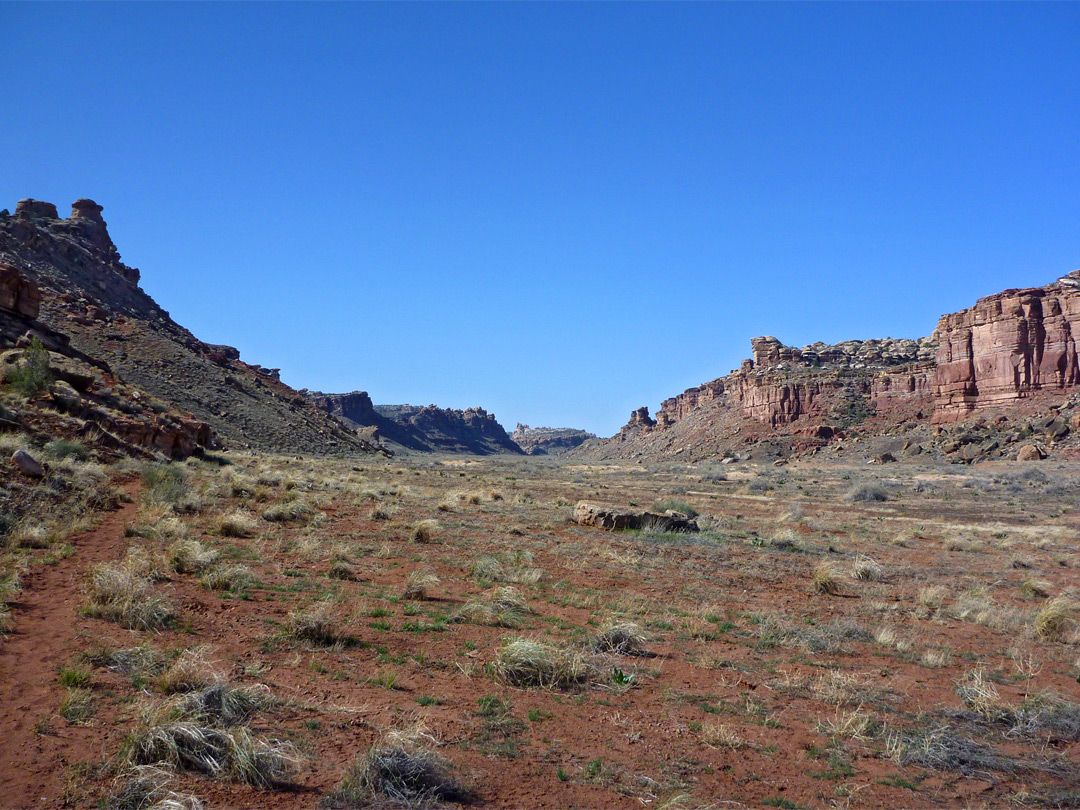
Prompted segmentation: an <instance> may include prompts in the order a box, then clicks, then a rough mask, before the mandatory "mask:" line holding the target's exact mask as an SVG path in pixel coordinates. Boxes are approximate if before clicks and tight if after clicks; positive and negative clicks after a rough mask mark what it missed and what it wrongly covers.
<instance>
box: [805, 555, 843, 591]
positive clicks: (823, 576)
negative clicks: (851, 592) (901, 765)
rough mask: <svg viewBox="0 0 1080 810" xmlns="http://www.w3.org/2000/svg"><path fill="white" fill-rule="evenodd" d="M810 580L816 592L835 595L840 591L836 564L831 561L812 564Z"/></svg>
mask: <svg viewBox="0 0 1080 810" xmlns="http://www.w3.org/2000/svg"><path fill="white" fill-rule="evenodd" d="M810 582H811V583H812V584H813V586H814V591H815V592H816V593H823V594H826V595H828V596H835V595H836V594H838V593H840V580H839V578H838V576H837V573H836V566H835V565H834V564H833V563H831V562H822V563H818V564H817V565H816V566H814V571H813V573H812V574H811V575H810Z"/></svg>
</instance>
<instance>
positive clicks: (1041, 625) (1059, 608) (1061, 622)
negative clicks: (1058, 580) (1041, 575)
mask: <svg viewBox="0 0 1080 810" xmlns="http://www.w3.org/2000/svg"><path fill="white" fill-rule="evenodd" d="M1078 611H1080V605H1078V604H1077V602H1076V601H1074V600H1073V599H1072V598H1071V597H1069V596H1067V595H1065V594H1062V595H1061V596H1055V597H1054V598H1053V599H1051V600H1050V601H1049V602H1047V603H1046V604H1045V605H1043V607H1042V609H1041V610H1040V611H1039V613H1038V614H1037V615H1036V616H1035V635H1037V636H1038V637H1039V638H1041V639H1044V640H1045V641H1065V640H1066V639H1067V638H1068V636H1069V634H1070V633H1071V632H1072V631H1073V630H1074V629H1075V628H1076V626H1077V613H1078Z"/></svg>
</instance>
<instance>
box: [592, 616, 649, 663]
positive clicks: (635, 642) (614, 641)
mask: <svg viewBox="0 0 1080 810" xmlns="http://www.w3.org/2000/svg"><path fill="white" fill-rule="evenodd" d="M647 640H648V637H647V636H646V635H645V631H644V630H642V629H641V626H640V625H637V624H635V623H634V622H622V621H614V622H608V623H607V624H605V625H604V626H603V627H601V628H600V630H599V631H598V632H597V633H596V635H595V636H593V637H592V639H590V640H589V649H591V650H592V651H593V652H601V653H614V654H615V655H645V642H646V641H647Z"/></svg>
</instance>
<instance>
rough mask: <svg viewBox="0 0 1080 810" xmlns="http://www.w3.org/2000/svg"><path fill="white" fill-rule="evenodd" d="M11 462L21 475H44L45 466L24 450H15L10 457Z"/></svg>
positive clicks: (40, 476)
mask: <svg viewBox="0 0 1080 810" xmlns="http://www.w3.org/2000/svg"><path fill="white" fill-rule="evenodd" d="M11 464H12V466H14V467H15V469H17V470H18V471H19V472H21V473H22V474H23V475H29V476H30V477H31V478H44V477H45V468H44V467H42V466H41V464H40V463H38V460H37V459H36V458H34V457H33V456H32V455H30V454H29V453H27V452H26V451H25V450H16V451H15V453H14V455H12V457H11Z"/></svg>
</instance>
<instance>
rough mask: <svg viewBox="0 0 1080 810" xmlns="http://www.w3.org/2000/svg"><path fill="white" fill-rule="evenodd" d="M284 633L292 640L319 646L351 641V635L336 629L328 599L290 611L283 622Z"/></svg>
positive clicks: (331, 606) (330, 645) (335, 621)
mask: <svg viewBox="0 0 1080 810" xmlns="http://www.w3.org/2000/svg"><path fill="white" fill-rule="evenodd" d="M285 635H286V636H287V637H288V638H291V639H293V640H294V641H302V642H307V643H309V644H314V645H316V646H319V647H332V646H334V645H336V644H342V643H346V642H348V641H351V640H352V638H351V636H348V635H346V634H344V633H342V632H341V631H340V630H339V629H338V625H337V620H336V619H335V618H334V616H333V605H332V603H330V602H329V601H322V602H316V603H315V604H313V605H308V606H307V607H303V608H297V609H296V610H294V611H292V612H291V613H290V614H289V616H288V618H287V620H286V622H285Z"/></svg>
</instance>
